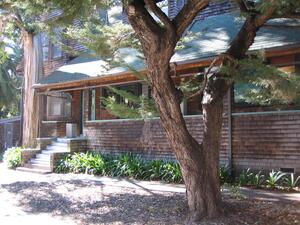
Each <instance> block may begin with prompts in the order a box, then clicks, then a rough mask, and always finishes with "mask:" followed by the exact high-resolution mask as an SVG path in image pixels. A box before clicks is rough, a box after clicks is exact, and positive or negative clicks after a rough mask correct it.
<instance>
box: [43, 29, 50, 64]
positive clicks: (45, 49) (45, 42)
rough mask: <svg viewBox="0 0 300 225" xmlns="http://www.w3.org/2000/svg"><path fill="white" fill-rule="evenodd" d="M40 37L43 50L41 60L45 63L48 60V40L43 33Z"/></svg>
mask: <svg viewBox="0 0 300 225" xmlns="http://www.w3.org/2000/svg"><path fill="white" fill-rule="evenodd" d="M41 37H42V49H43V60H44V61H47V60H48V59H49V44H50V43H49V39H48V37H47V35H46V34H45V33H42V34H41Z"/></svg>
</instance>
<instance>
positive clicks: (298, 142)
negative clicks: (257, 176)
mask: <svg viewBox="0 0 300 225" xmlns="http://www.w3.org/2000/svg"><path fill="white" fill-rule="evenodd" d="M232 129H233V133H232V142H233V161H234V164H235V165H236V166H237V167H239V168H256V169H258V170H260V169H267V170H271V169H280V168H295V170H296V171H297V172H298V173H299V172H300V112H299V113H295V112H291V113H288V112H286V113H280V112H279V113H274V114H263V113H257V114H256V115H255V113H254V114H253V115H247V114H245V115H243V114H240V115H235V116H233V127H232Z"/></svg>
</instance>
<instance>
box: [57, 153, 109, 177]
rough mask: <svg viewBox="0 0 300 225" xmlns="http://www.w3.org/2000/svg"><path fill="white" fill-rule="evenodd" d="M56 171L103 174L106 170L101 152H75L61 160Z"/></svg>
mask: <svg viewBox="0 0 300 225" xmlns="http://www.w3.org/2000/svg"><path fill="white" fill-rule="evenodd" d="M55 171H56V172H58V173H59V172H72V173H88V174H102V173H103V171H104V160H103V158H102V156H101V155H99V154H92V153H75V154H73V155H68V156H66V157H64V158H62V159H61V160H59V161H58V163H57V165H56V168H55Z"/></svg>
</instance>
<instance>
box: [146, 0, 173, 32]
mask: <svg viewBox="0 0 300 225" xmlns="http://www.w3.org/2000/svg"><path fill="white" fill-rule="evenodd" d="M144 2H145V4H146V6H147V7H148V9H150V10H151V11H152V12H153V13H154V14H155V15H156V16H157V17H158V18H159V20H160V21H161V22H162V23H163V24H164V25H165V26H166V28H167V29H168V30H170V31H171V30H173V28H174V26H173V23H172V22H171V20H170V19H169V17H168V16H167V15H166V14H165V13H164V12H163V11H162V10H161V9H160V8H159V7H158V6H157V5H156V2H155V1H153V0H144Z"/></svg>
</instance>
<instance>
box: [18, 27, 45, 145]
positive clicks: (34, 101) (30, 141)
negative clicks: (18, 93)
mask: <svg viewBox="0 0 300 225" xmlns="http://www.w3.org/2000/svg"><path fill="white" fill-rule="evenodd" d="M23 37H24V42H23V43H24V46H23V47H24V90H23V93H24V94H23V99H24V100H23V139H22V140H23V146H24V147H35V146H36V138H37V137H38V132H39V122H40V114H39V105H40V104H39V97H38V95H37V93H36V91H35V90H34V89H33V88H32V85H33V84H35V83H36V81H37V80H38V78H39V74H41V68H42V66H41V63H42V60H41V50H40V37H39V36H34V34H33V33H29V32H26V31H24V32H23Z"/></svg>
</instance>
